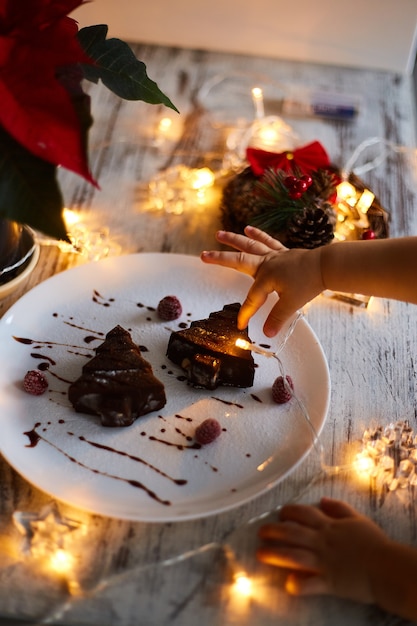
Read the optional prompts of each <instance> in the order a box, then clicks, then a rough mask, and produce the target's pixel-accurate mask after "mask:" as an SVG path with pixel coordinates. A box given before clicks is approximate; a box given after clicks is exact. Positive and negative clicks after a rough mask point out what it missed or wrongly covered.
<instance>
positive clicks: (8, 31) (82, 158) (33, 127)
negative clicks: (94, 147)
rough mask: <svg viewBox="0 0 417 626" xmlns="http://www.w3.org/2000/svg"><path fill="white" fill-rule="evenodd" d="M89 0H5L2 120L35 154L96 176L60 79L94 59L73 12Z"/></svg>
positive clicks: (0, 13)
mask: <svg viewBox="0 0 417 626" xmlns="http://www.w3.org/2000/svg"><path fill="white" fill-rule="evenodd" d="M81 4H84V0H0V101H1V107H0V125H1V126H2V127H3V128H4V129H5V130H6V131H7V132H8V133H9V134H10V135H11V136H12V137H14V139H16V141H18V142H19V143H20V144H22V145H23V146H24V147H25V148H26V149H27V150H29V151H30V152H32V153H33V154H34V155H36V156H38V157H40V158H42V159H44V160H45V161H48V162H50V163H53V164H55V165H61V166H63V167H65V168H67V169H69V170H72V171H74V172H76V173H77V174H80V175H82V176H84V177H85V178H86V179H87V180H89V181H90V182H94V180H93V179H92V177H91V174H90V171H89V168H88V163H87V156H86V152H85V147H84V146H83V138H82V133H81V128H80V123H79V119H78V117H77V114H76V112H75V108H74V106H73V104H72V101H71V97H70V94H69V92H68V91H67V90H66V89H65V87H64V86H63V85H62V84H61V82H60V81H59V80H58V78H57V76H58V74H59V72H60V71H62V68H65V67H66V66H74V65H76V64H77V63H88V64H92V63H94V62H93V61H92V60H91V59H90V58H89V57H88V56H87V55H86V54H85V52H84V51H83V50H82V48H81V46H80V44H79V43H78V40H77V32H78V26H77V23H76V22H75V20H73V19H72V18H70V17H68V15H67V14H68V13H69V12H71V11H73V10H74V9H75V8H77V7H78V6H80V5H81Z"/></svg>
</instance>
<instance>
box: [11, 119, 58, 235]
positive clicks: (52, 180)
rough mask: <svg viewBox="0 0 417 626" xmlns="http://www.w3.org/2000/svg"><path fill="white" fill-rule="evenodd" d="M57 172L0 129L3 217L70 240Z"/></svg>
mask: <svg viewBox="0 0 417 626" xmlns="http://www.w3.org/2000/svg"><path fill="white" fill-rule="evenodd" d="M56 169H57V168H56V167H55V165H53V164H51V163H48V162H47V161H44V160H43V159H39V158H38V157H36V156H34V155H33V154H31V153H30V152H28V151H27V150H26V149H25V148H23V147H22V146H21V145H20V144H19V143H17V142H16V141H15V140H14V139H13V138H12V137H10V135H9V134H8V133H6V132H5V131H4V130H3V129H1V128H0V217H2V218H6V219H9V220H12V221H15V222H19V223H21V224H27V225H28V226H31V227H32V228H34V229H35V230H39V231H41V232H43V233H45V234H46V235H48V236H50V237H54V238H56V239H62V240H65V241H69V239H68V236H67V229H66V227H65V222H64V219H63V216H62V210H63V199H62V195H61V191H60V188H59V185H58V182H57V179H56Z"/></svg>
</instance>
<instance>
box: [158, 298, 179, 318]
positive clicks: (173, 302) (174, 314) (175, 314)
mask: <svg viewBox="0 0 417 626" xmlns="http://www.w3.org/2000/svg"><path fill="white" fill-rule="evenodd" d="M157 312H158V315H159V317H160V318H161V320H165V321H167V322H171V321H172V320H176V319H178V318H179V316H180V315H181V313H182V306H181V302H180V301H179V300H178V298H177V296H165V298H162V300H161V301H160V302H159V304H158V308H157Z"/></svg>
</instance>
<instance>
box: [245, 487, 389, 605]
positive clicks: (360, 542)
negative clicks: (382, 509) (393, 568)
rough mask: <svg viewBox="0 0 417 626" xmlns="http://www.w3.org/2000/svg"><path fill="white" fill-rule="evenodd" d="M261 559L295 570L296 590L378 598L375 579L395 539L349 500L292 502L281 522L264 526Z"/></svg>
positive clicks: (292, 587)
mask: <svg viewBox="0 0 417 626" xmlns="http://www.w3.org/2000/svg"><path fill="white" fill-rule="evenodd" d="M259 536H260V538H261V540H262V542H263V546H262V547H261V548H259V549H258V551H257V558H258V559H259V560H260V561H262V562H263V563H269V564H271V565H276V566H278V567H282V568H284V569H287V570H289V574H288V577H287V580H286V589H287V591H288V592H289V593H291V594H293V595H315V594H330V595H335V596H338V597H341V598H348V599H350V600H355V601H358V602H364V603H372V602H376V600H377V599H376V597H375V592H376V589H375V588H374V584H373V582H374V581H373V579H374V575H375V573H376V572H377V571H378V570H380V569H381V568H382V567H390V565H389V563H387V562H386V561H387V560H388V561H389V560H390V556H388V557H387V550H389V547H390V545H391V542H390V540H389V539H388V538H387V536H386V535H385V534H384V533H383V531H382V530H381V529H380V528H379V526H377V525H376V524H375V523H374V522H372V521H371V520H370V519H368V518H367V517H364V516H362V515H360V514H359V513H357V512H356V511H355V510H354V509H352V508H351V507H350V506H348V505H347V504H345V503H343V502H339V501H337V500H330V499H327V498H323V499H322V500H321V501H320V507H319V508H318V507H314V506H305V505H291V504H289V505H286V506H284V507H283V508H282V509H281V512H280V518H279V522H278V523H273V524H267V525H264V526H262V527H261V528H260V531H259Z"/></svg>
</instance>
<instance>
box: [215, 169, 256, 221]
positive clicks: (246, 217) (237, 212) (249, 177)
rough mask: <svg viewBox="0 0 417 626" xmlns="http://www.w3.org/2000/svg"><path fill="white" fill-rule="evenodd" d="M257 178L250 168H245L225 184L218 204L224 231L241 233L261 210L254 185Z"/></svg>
mask: <svg viewBox="0 0 417 626" xmlns="http://www.w3.org/2000/svg"><path fill="white" fill-rule="evenodd" d="M256 181H257V178H256V176H255V175H254V173H253V172H252V169H251V168H250V167H247V168H245V169H244V170H243V171H242V172H240V173H239V174H236V175H235V176H233V178H232V179H231V180H230V181H229V182H228V183H227V184H226V186H225V187H224V189H223V197H222V201H221V204H220V212H221V219H222V225H223V228H224V229H225V230H230V231H232V232H235V233H243V229H244V228H245V226H247V225H248V224H250V223H251V222H252V220H253V218H254V216H255V215H258V214H259V213H260V211H261V210H262V207H261V205H260V203H259V199H258V197H257V194H256V193H255V191H254V189H255V185H256Z"/></svg>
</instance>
